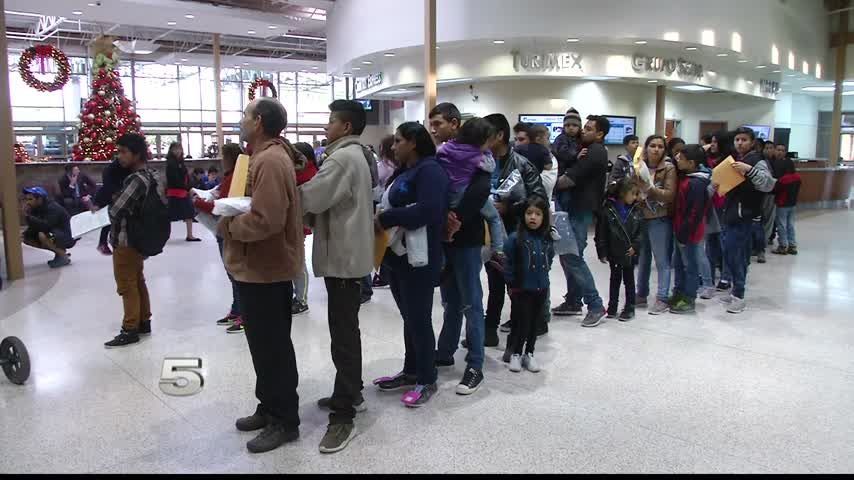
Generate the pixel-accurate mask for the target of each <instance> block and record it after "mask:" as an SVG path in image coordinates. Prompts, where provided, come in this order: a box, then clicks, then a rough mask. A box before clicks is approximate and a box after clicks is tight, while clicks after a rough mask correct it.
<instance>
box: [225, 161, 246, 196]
mask: <svg viewBox="0 0 854 480" xmlns="http://www.w3.org/2000/svg"><path fill="white" fill-rule="evenodd" d="M248 179H249V155H246V154H243V155H240V156H239V157H237V163H236V164H235V165H234V175H233V176H232V177H231V188H230V189H229V190H228V197H229V198H237V197H245V196H246V181H247V180H248Z"/></svg>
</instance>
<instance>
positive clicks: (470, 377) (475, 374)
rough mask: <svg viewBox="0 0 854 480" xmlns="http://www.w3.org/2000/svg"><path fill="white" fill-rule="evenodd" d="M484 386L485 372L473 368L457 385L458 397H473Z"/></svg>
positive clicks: (467, 370) (467, 371)
mask: <svg viewBox="0 0 854 480" xmlns="http://www.w3.org/2000/svg"><path fill="white" fill-rule="evenodd" d="M482 384H483V372H482V371H480V370H475V369H473V368H468V369H466V373H465V374H463V379H462V380H461V381H460V384H459V385H457V395H471V394H472V393H474V392H476V391H477V389H479V388H480V386H481V385H482Z"/></svg>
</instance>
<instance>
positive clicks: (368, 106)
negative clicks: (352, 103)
mask: <svg viewBox="0 0 854 480" xmlns="http://www.w3.org/2000/svg"><path fill="white" fill-rule="evenodd" d="M356 101H357V102H359V103H361V104H362V106H363V107H365V111H366V112H370V111H371V110H373V109H374V105H373V102H372V101H371V100H356Z"/></svg>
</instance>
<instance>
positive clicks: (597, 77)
mask: <svg viewBox="0 0 854 480" xmlns="http://www.w3.org/2000/svg"><path fill="white" fill-rule="evenodd" d="M615 78H617V77H599V76H592V77H584V79H585V80H594V81H595V80H613V79H615Z"/></svg>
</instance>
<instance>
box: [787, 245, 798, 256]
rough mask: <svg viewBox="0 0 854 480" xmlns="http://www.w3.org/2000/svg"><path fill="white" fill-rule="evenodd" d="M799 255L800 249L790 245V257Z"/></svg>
mask: <svg viewBox="0 0 854 480" xmlns="http://www.w3.org/2000/svg"><path fill="white" fill-rule="evenodd" d="M797 254H798V247H796V246H794V245H790V246H789V255H797Z"/></svg>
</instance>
